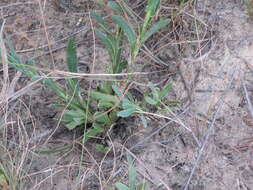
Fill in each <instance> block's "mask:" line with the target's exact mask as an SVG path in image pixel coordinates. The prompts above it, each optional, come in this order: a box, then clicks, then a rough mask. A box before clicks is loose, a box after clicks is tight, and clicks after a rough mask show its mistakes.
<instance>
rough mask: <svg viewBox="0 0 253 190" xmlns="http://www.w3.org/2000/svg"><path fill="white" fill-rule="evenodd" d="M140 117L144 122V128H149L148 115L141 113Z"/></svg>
mask: <svg viewBox="0 0 253 190" xmlns="http://www.w3.org/2000/svg"><path fill="white" fill-rule="evenodd" d="M140 118H141V122H142V124H143V126H144V128H147V126H148V121H147V119H146V117H145V116H144V115H143V114H141V115H140Z"/></svg>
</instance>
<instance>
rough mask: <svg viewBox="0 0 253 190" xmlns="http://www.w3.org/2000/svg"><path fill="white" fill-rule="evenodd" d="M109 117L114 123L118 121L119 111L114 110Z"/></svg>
mask: <svg viewBox="0 0 253 190" xmlns="http://www.w3.org/2000/svg"><path fill="white" fill-rule="evenodd" d="M109 118H110V120H111V121H112V123H114V122H116V121H117V120H118V116H117V111H116V110H113V111H112V112H111V113H110V114H109Z"/></svg>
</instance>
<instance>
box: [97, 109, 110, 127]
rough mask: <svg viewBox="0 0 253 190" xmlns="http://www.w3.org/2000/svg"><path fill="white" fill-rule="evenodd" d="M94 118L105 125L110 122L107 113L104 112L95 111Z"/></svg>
mask: <svg viewBox="0 0 253 190" xmlns="http://www.w3.org/2000/svg"><path fill="white" fill-rule="evenodd" d="M94 118H95V120H96V121H97V122H99V123H103V124H106V125H110V124H111V120H110V118H109V116H108V115H107V113H106V114H105V113H103V112H96V113H95V114H94Z"/></svg>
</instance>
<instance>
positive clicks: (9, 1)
mask: <svg viewBox="0 0 253 190" xmlns="http://www.w3.org/2000/svg"><path fill="white" fill-rule="evenodd" d="M38 2H39V1H25V0H23V1H22V0H2V1H1V2H0V9H1V15H2V18H4V20H5V27H4V31H5V32H6V34H8V37H9V38H10V39H11V41H12V43H13V44H14V47H15V49H16V52H17V53H18V54H19V55H20V56H21V57H22V60H23V61H24V62H25V61H27V60H28V59H33V60H35V61H36V64H38V66H48V67H50V68H53V67H56V68H57V69H58V70H65V69H66V68H65V47H66V42H67V39H68V38H70V37H72V36H75V39H76V40H77V44H78V58H79V63H80V66H79V72H91V68H92V63H93V62H94V61H93V55H94V52H93V51H94V48H93V43H94V41H93V34H92V31H91V30H90V22H91V19H90V18H89V14H88V11H89V10H95V9H98V7H97V5H95V3H91V2H89V1H85V0H79V1H73V2H74V5H73V4H68V2H69V1H67V0H64V1H63V0H62V1H61V0H52V1H40V2H41V6H39V4H38ZM136 2H137V1H136ZM136 2H135V1H133V2H132V6H133V7H134V6H135V4H137V3H136ZM139 2H140V1H139ZM168 2H169V1H166V0H164V1H162V6H161V10H160V11H161V12H162V13H164V14H165V15H166V14H168V10H170V9H169V8H168ZM170 2H173V1H170ZM169 5H170V6H171V7H173V6H174V7H175V6H176V4H173V3H171V4H169ZM40 7H41V8H42V9H40ZM42 12H43V14H42ZM179 15H180V16H178V17H177V19H175V22H174V23H173V24H174V27H173V30H174V29H175V28H176V29H175V31H174V34H169V33H170V30H171V28H172V27H170V28H168V30H165V31H163V33H162V35H164V36H165V33H166V32H167V33H168V36H167V37H164V36H162V37H164V39H165V40H161V41H162V42H161V41H159V40H157V39H159V38H155V37H154V39H152V40H151V41H150V42H149V43H148V44H147V47H148V48H149V49H150V50H151V52H156V53H155V55H156V56H157V57H158V58H159V59H160V61H161V62H162V63H163V64H165V65H166V66H167V67H169V69H168V70H169V71H168V72H169V73H164V72H163V73H162V74H160V75H148V76H145V77H137V78H136V79H135V80H137V81H138V82H139V83H143V84H144V83H146V82H147V81H152V82H154V83H158V82H159V81H162V80H165V79H168V77H169V81H171V82H172V83H173V86H174V88H173V92H172V93H171V95H170V96H171V97H170V98H172V99H178V100H180V101H181V102H182V103H181V104H180V105H179V106H178V108H177V110H176V112H175V115H176V117H175V119H174V122H173V121H167V120H164V119H154V120H152V121H150V123H149V126H148V128H147V129H140V127H139V125H140V124H139V121H138V120H137V119H135V118H130V119H129V120H124V121H122V122H121V123H120V125H121V126H124V127H125V128H127V129H129V128H131V127H133V128H135V129H134V133H130V134H127V135H124V134H122V133H127V132H126V131H127V130H123V131H122V130H119V131H121V132H120V134H119V133H117V135H116V136H117V137H113V139H112V144H113V146H112V147H111V149H112V151H111V152H110V153H108V154H107V155H104V154H102V153H99V152H98V151H96V150H95V148H94V147H93V144H94V143H90V144H89V143H88V144H86V145H85V146H82V145H80V144H78V143H76V144H75V143H73V142H75V139H77V137H79V136H80V134H81V132H80V131H79V130H78V129H77V130H74V131H68V130H67V129H65V128H64V126H61V124H60V123H59V122H58V121H57V120H56V119H57V118H58V117H59V115H60V114H61V111H60V110H57V109H55V108H53V107H51V106H50V104H52V103H55V102H57V101H58V100H57V97H55V95H54V93H53V92H51V91H49V90H48V89H46V88H45V87H43V86H42V85H41V84H35V85H33V86H32V88H29V91H27V92H26V93H25V94H24V95H23V96H22V97H20V99H19V100H18V101H17V103H16V106H15V108H14V109H13V111H12V114H11V116H10V118H9V120H10V121H12V122H14V123H15V122H16V123H19V122H21V121H22V122H21V123H22V126H23V127H22V128H20V129H19V130H18V131H17V130H16V129H15V125H12V127H10V129H9V130H8V131H9V133H10V139H9V140H10V141H11V142H15V143H18V142H19V141H20V139H23V141H22V142H23V144H22V146H24V147H25V148H24V150H26V152H25V151H24V150H23V147H22V151H21V152H22V153H21V155H23V156H24V158H23V157H22V164H20V163H21V162H18V163H19V164H20V166H22V167H23V170H24V173H23V174H22V177H23V178H22V179H25V181H26V184H25V185H24V186H23V189H29V190H30V189H31V190H49V189H50V190H74V189H83V190H84V189H85V190H96V189H106V190H107V189H108V190H110V189H114V186H113V184H114V183H115V182H119V181H122V182H125V181H126V179H127V162H126V161H125V160H126V159H125V157H123V156H120V155H121V154H122V153H126V152H128V153H130V154H132V156H133V157H134V158H135V166H136V167H137V170H138V179H139V181H140V182H142V181H143V180H145V181H146V182H147V183H149V184H150V189H152V190H153V189H154V190H163V189H167V190H168V189H171V190H183V189H184V190H186V189H189V190H227V189H230V190H253V118H252V115H251V114H253V113H251V112H250V111H249V101H251V102H253V86H252V84H253V83H252V80H253V77H252V75H253V30H252V28H253V18H250V17H249V15H248V14H247V7H246V4H245V2H244V1H242V0H223V1H220V0H198V1H197V0H196V1H195V6H194V8H191V7H190V6H186V8H185V9H182V10H181V12H180V14H179ZM179 23H180V24H179ZM45 26H46V28H45ZM167 33H166V34H167ZM175 34H176V35H175ZM175 36H176V37H175ZM173 37H175V38H173ZM48 44H51V45H50V46H48ZM157 50H159V51H157ZM50 52H52V53H50ZM108 59H109V58H108V56H107V54H106V52H105V50H104V48H103V46H102V45H101V43H100V42H99V41H98V42H96V57H95V68H94V72H96V73H103V72H105V65H106V63H107V62H108ZM142 61H143V59H140V62H138V64H137V66H136V68H135V69H136V70H138V71H144V72H147V71H153V70H154V69H157V68H159V69H160V67H156V66H154V65H156V64H155V63H154V62H152V61H150V60H149V59H147V60H145V61H147V62H148V63H146V64H144V61H143V62H142ZM166 66H165V67H166ZM163 67H164V66H162V68H163ZM1 72H2V71H1ZM9 73H10V78H13V76H14V75H15V74H16V71H15V70H14V69H10V71H9ZM170 74H171V76H170ZM168 75H169V76H168ZM29 83H30V80H29V79H28V78H27V77H25V76H23V75H22V76H21V77H19V80H18V83H17V86H16V89H15V90H16V91H17V90H19V89H21V88H23V87H24V86H26V85H28V84H29ZM88 83H89V81H88V80H86V79H82V84H83V85H84V86H85V85H87V84H88ZM94 85H95V84H94ZM138 88H139V89H140V91H143V90H145V88H144V87H143V86H140V87H138ZM245 88H246V89H247V91H246V92H247V93H248V98H247V93H246V92H245ZM17 116H18V117H17ZM21 134H22V135H23V136H24V137H22V138H21V137H20V135H21ZM24 134H25V135H24ZM121 135H122V136H124V137H122V136H121ZM17 139H18V141H17ZM10 144H11V143H10ZM73 144H74V146H71V147H70V145H73ZM10 146H11V145H10ZM13 146H14V145H13ZM62 147H67V148H66V151H59V152H55V153H48V152H38V151H41V150H52V149H54V150H55V149H57V148H62ZM82 147H83V149H82ZM11 148H13V147H10V149H11ZM24 152H25V153H24ZM81 155H82V156H81ZM0 156H1V155H0Z"/></svg>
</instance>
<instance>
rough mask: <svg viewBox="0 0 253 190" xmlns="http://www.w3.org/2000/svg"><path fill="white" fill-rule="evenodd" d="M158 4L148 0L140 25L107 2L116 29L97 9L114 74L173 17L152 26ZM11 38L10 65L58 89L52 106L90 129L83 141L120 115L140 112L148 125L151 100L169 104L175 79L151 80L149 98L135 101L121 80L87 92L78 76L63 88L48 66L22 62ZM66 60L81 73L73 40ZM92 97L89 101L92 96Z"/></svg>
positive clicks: (71, 69)
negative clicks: (159, 82) (162, 82)
mask: <svg viewBox="0 0 253 190" xmlns="http://www.w3.org/2000/svg"><path fill="white" fill-rule="evenodd" d="M159 5H160V1H159V0H148V5H147V8H146V15H145V18H144V23H143V24H142V25H140V26H137V29H136V28H134V27H133V26H132V25H131V24H129V22H128V21H126V20H125V19H124V17H123V16H122V15H124V14H128V13H130V11H129V10H128V9H126V8H124V6H122V5H121V4H119V3H117V2H114V1H109V2H108V6H109V7H111V9H112V10H113V11H114V13H115V15H113V16H112V17H111V20H112V21H113V23H114V28H112V27H111V26H109V24H108V23H107V21H106V20H105V19H104V18H103V17H102V16H100V15H97V14H95V13H94V14H93V17H94V18H95V19H96V21H97V23H98V27H97V28H96V29H95V32H96V35H97V36H98V37H99V38H100V40H101V42H102V43H103V45H104V46H105V48H106V50H107V51H108V54H109V56H110V63H109V65H108V72H109V73H111V74H117V73H121V72H123V70H124V69H125V68H127V66H128V65H129V64H133V63H135V59H136V57H137V56H138V54H139V51H140V48H141V47H142V45H143V44H144V43H145V42H146V41H147V40H148V39H149V38H150V37H151V36H152V35H153V34H155V33H156V32H158V31H159V30H160V29H162V28H164V27H165V26H167V25H168V24H169V22H170V20H169V19H161V20H160V21H158V22H157V24H155V25H154V26H152V27H151V26H150V25H151V23H152V20H153V17H154V15H155V13H156V12H157V10H158V8H159ZM130 15H131V14H130ZM125 38H126V39H127V42H128V43H127V45H128V49H129V50H130V55H129V56H130V58H129V59H128V60H127V61H126V60H125V59H124V56H123V55H122V52H123V44H124V43H125V41H126V40H125ZM7 43H8V47H9V50H10V52H9V55H8V61H9V64H10V65H11V66H12V67H14V68H16V69H17V70H19V71H22V72H23V73H25V74H26V75H27V76H28V77H30V78H31V79H32V80H33V81H36V80H38V81H41V82H42V83H43V84H44V85H45V86H46V87H48V88H49V89H51V90H53V91H54V92H55V93H56V95H57V96H58V97H59V98H60V99H61V100H62V102H63V103H60V104H54V105H53V106H56V107H60V108H64V114H63V118H62V120H61V122H62V123H64V124H65V126H66V127H67V128H68V129H69V130H72V129H74V128H76V127H78V126H80V127H83V128H84V129H85V130H84V137H83V143H85V142H87V141H88V140H89V139H90V138H92V137H96V136H99V135H100V134H102V133H104V132H106V131H107V130H109V129H110V128H111V127H113V126H114V125H115V123H116V122H117V120H118V119H119V118H121V117H129V116H131V115H138V116H139V117H140V118H141V120H142V122H143V124H144V126H147V120H146V117H145V116H144V115H143V112H146V111H148V107H147V105H148V104H151V105H155V106H157V107H158V108H161V109H162V107H163V106H164V104H161V101H162V100H163V99H164V98H165V96H166V95H167V94H168V92H169V91H170V89H171V85H170V84H167V85H166V86H165V88H164V89H163V90H160V89H158V88H156V87H155V86H154V85H153V84H152V83H150V84H149V88H150V89H151V92H150V93H147V94H146V95H145V98H144V101H136V100H134V98H133V97H132V95H131V93H129V92H127V91H125V92H124V91H122V90H120V88H119V84H118V82H117V81H116V80H115V81H114V80H112V81H109V82H108V81H106V82H102V81H100V82H99V85H98V87H97V89H92V90H90V91H87V90H84V89H81V87H80V85H79V80H78V79H77V78H66V79H65V80H66V86H65V87H63V86H62V85H60V84H59V83H58V82H57V81H55V80H53V79H52V78H49V77H47V76H48V75H50V73H49V71H48V72H46V71H45V70H46V69H45V70H44V72H41V71H40V72H39V71H38V70H39V69H38V68H36V67H35V63H34V61H28V62H27V63H26V64H23V63H22V61H21V59H20V58H19V57H18V56H17V55H16V53H15V50H14V48H13V47H12V45H11V43H10V41H9V40H7ZM66 59H67V68H68V71H69V72H73V73H77V72H78V60H77V52H76V44H75V41H74V39H70V40H69V41H68V44H67V49H66ZM45 76H46V77H45ZM126 86H127V85H126ZM88 96H89V98H88V99H89V101H88V100H87V97H88ZM85 97H86V98H85ZM165 104H166V103H165ZM87 124H88V125H87ZM97 148H98V149H99V150H101V151H106V149H105V148H104V147H101V146H100V145H98V146H97Z"/></svg>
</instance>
